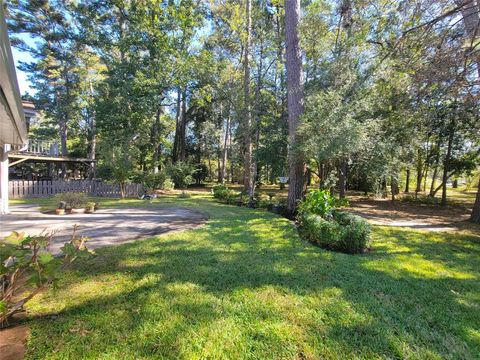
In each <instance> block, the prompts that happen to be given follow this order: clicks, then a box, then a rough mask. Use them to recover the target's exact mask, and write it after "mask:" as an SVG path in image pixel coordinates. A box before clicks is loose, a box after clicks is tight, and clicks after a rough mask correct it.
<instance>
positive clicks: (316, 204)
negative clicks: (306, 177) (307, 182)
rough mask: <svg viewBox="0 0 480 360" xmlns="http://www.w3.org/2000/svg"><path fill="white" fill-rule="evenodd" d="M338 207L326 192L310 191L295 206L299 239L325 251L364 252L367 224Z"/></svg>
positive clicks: (367, 237) (367, 239) (366, 240)
mask: <svg viewBox="0 0 480 360" xmlns="http://www.w3.org/2000/svg"><path fill="white" fill-rule="evenodd" d="M339 205H340V204H339V202H338V200H336V199H335V198H334V197H333V196H331V195H330V193H329V192H327V191H324V190H313V191H311V192H310V193H309V194H308V195H307V196H306V197H305V199H303V200H302V201H301V203H300V204H299V206H298V222H299V232H300V234H301V236H302V237H303V238H304V239H306V240H308V241H310V242H312V243H314V244H317V245H319V246H321V247H323V248H325V249H329V250H335V251H341V252H345V253H348V254H355V253H362V252H364V251H365V250H367V249H368V248H369V246H370V225H369V224H368V222H367V221H366V220H365V219H363V218H362V217H360V216H357V215H353V214H349V213H347V212H342V211H339V210H337V209H336V207H338V206H339Z"/></svg>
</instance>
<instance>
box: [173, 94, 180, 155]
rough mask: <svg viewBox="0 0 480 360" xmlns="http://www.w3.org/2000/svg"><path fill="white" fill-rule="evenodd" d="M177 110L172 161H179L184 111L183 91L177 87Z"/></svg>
mask: <svg viewBox="0 0 480 360" xmlns="http://www.w3.org/2000/svg"><path fill="white" fill-rule="evenodd" d="M176 108H177V111H176V116H175V138H174V140H173V150H172V161H173V162H174V163H176V162H177V161H178V146H179V144H178V141H179V137H180V134H179V132H180V118H181V114H180V112H181V111H182V93H181V91H180V88H178V89H177V105H176Z"/></svg>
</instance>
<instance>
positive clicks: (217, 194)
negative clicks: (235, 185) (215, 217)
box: [212, 184, 229, 200]
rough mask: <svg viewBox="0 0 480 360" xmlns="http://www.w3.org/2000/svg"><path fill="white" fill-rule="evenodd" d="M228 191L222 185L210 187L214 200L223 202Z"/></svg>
mask: <svg viewBox="0 0 480 360" xmlns="http://www.w3.org/2000/svg"><path fill="white" fill-rule="evenodd" d="M228 191H229V189H228V188H227V187H226V186H225V185H223V184H218V185H213V186H212V194H213V197H214V198H215V199H219V200H225V197H226V196H227V193H228Z"/></svg>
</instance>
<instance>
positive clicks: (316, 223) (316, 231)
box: [299, 213, 341, 250]
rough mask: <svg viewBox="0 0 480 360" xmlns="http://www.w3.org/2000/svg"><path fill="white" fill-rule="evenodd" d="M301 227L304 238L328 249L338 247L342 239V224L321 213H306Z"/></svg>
mask: <svg viewBox="0 0 480 360" xmlns="http://www.w3.org/2000/svg"><path fill="white" fill-rule="evenodd" d="M299 229H300V234H301V235H302V237H303V238H304V239H306V240H308V241H310V242H312V243H314V244H317V245H320V246H321V247H324V248H327V249H332V250H333V249H335V248H337V243H338V242H339V241H340V235H341V230H340V224H338V223H337V222H336V221H330V220H325V219H324V218H322V217H321V216H319V215H315V214H308V213H307V214H304V215H303V216H302V222H301V226H300V228H299Z"/></svg>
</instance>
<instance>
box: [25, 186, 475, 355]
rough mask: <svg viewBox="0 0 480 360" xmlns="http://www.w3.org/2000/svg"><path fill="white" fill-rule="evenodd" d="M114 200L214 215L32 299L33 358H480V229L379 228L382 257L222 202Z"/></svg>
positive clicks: (126, 250) (102, 257)
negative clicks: (338, 246) (332, 245)
mask: <svg viewBox="0 0 480 360" xmlns="http://www.w3.org/2000/svg"><path fill="white" fill-rule="evenodd" d="M102 204H103V206H124V205H128V206H133V205H145V206H161V205H160V204H163V206H170V205H181V206H186V207H193V208H195V209H197V210H201V211H203V212H205V213H207V214H208V215H209V218H210V220H209V221H208V223H207V224H206V225H205V226H203V227H201V228H198V229H196V230H192V231H186V232H181V233H173V234H166V235H162V236H158V237H153V238H150V239H148V240H145V241H138V242H135V243H132V244H127V245H122V246H118V247H111V248H103V249H100V250H98V251H97V255H96V256H95V257H94V258H91V259H88V260H85V261H82V262H79V263H78V264H77V265H76V267H75V268H74V270H71V271H69V272H67V273H66V274H65V278H64V280H62V281H61V284H60V285H61V286H60V288H59V289H57V290H52V291H49V292H47V293H45V294H43V295H42V296H40V297H38V298H36V299H35V300H33V301H32V303H31V304H29V306H28V310H29V311H30V314H31V317H32V318H31V320H29V326H30V338H29V342H28V349H27V357H28V358H31V359H40V358H56V359H60V358H61V359H66V358H69V359H79V358H86V359H147V358H171V359H179V358H180V359H205V358H210V359H218V358H227V359H240V358H252V359H282V358H285V359H310V358H317V359H318V358H321V359H352V358H364V359H375V358H389V359H393V358H409V359H440V358H450V359H475V358H477V359H478V358H479V356H480V355H479V354H480V279H479V277H480V236H479V235H478V234H473V233H470V234H453V233H452V234H449V233H426V232H421V231H414V230H408V229H401V228H391V227H374V228H373V238H374V243H373V244H374V248H373V251H371V252H370V253H367V254H364V255H353V256H352V255H344V254H339V253H333V252H328V251H324V250H322V249H319V248H317V247H314V246H311V245H309V244H307V243H304V242H303V241H301V240H300V239H299V237H298V235H297V232H296V230H295V228H294V226H293V225H292V224H291V223H290V222H289V221H288V220H286V219H283V218H281V217H278V216H275V215H273V214H270V213H267V212H264V211H256V210H249V209H245V208H238V207H234V206H228V205H221V204H217V203H215V202H213V201H212V200H211V199H210V198H209V195H208V194H204V195H196V196H193V197H192V198H190V199H182V200H181V199H176V198H175V197H173V196H171V197H161V198H160V199H157V200H155V201H154V202H153V203H145V202H142V201H138V200H124V201H117V200H102ZM42 205H43V206H50V205H51V200H43V203H42ZM51 314H58V316H51Z"/></svg>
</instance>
